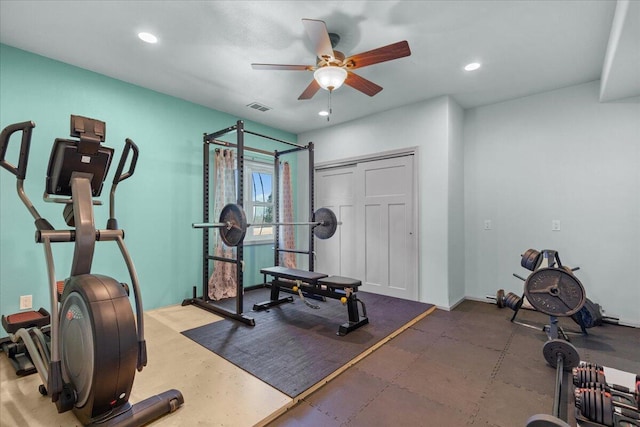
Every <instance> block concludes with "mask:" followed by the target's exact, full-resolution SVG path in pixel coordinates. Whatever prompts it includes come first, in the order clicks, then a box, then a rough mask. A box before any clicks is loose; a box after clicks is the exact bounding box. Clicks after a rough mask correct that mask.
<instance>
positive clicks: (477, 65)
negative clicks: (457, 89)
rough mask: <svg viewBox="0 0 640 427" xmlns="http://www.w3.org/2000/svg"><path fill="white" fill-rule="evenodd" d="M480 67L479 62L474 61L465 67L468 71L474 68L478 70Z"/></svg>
mask: <svg viewBox="0 0 640 427" xmlns="http://www.w3.org/2000/svg"><path fill="white" fill-rule="evenodd" d="M478 68H480V63H479V62H472V63H471V64H467V65H465V66H464V69H465V70H466V71H474V70H477V69H478Z"/></svg>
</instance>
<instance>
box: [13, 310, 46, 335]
mask: <svg viewBox="0 0 640 427" xmlns="http://www.w3.org/2000/svg"><path fill="white" fill-rule="evenodd" d="M50 322H51V316H50V315H49V312H48V311H47V310H45V309H44V308H42V307H41V308H40V310H38V311H33V310H30V311H21V312H19V313H14V314H10V315H8V316H5V315H4V314H3V315H2V327H3V328H4V330H5V331H7V333H10V334H14V333H15V332H16V331H17V330H18V329H21V328H42V327H44V326H47V325H48V324H49V323H50Z"/></svg>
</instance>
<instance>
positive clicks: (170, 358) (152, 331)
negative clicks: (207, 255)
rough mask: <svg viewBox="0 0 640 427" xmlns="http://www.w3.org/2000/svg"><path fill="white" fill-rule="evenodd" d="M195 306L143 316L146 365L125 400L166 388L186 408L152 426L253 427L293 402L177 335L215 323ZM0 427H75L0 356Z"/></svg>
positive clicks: (35, 384)
mask: <svg viewBox="0 0 640 427" xmlns="http://www.w3.org/2000/svg"><path fill="white" fill-rule="evenodd" d="M219 319H220V317H219V316H216V315H214V314H211V313H209V312H206V311H204V310H201V309H199V308H197V307H194V306H186V307H181V306H171V307H167V308H162V309H158V310H151V311H148V312H147V313H146V314H145V339H146V341H147V352H148V365H147V367H146V368H144V369H143V370H142V372H138V373H137V374H136V380H135V383H134V385H133V390H132V392H131V398H130V401H131V402H132V403H135V402H137V401H140V400H143V399H145V398H146V397H148V396H151V395H154V394H158V393H161V392H163V391H166V390H168V389H171V388H175V389H178V390H180V391H181V392H182V394H183V396H184V400H185V404H184V405H183V407H181V408H180V409H179V410H178V411H176V412H174V413H173V414H169V415H167V416H165V417H164V418H161V419H160V420H158V421H156V422H154V423H152V424H151V425H153V426H162V427H165V426H239V427H240V426H242V427H246V426H252V425H256V424H259V423H260V422H261V421H262V420H263V419H265V418H267V417H269V416H270V415H271V414H273V413H274V412H276V411H278V410H280V409H281V408H286V406H287V405H290V404H291V403H292V400H291V398H290V397H289V396H287V395H285V394H283V393H281V392H280V391H278V390H276V389H274V388H272V387H271V386H269V385H267V384H265V383H263V382H262V381H260V380H259V379H257V378H255V377H253V376H252V375H250V374H248V373H246V372H244V371H243V370H241V369H240V368H237V367H236V366H235V365H232V364H231V363H229V362H227V361H226V360H224V359H223V358H221V357H219V356H218V355H216V354H214V353H212V352H210V351H209V350H206V349H205V348H203V347H201V346H200V345H198V344H196V343H195V342H193V341H191V340H190V339H188V338H186V337H184V336H183V335H182V334H180V332H181V331H184V330H186V329H191V328H195V327H198V326H201V325H204V324H208V323H211V322H214V321H216V320H219ZM0 356H1V357H0V426H2V427H5V426H6V427H9V426H29V427H40V426H42V427H45V426H46V427H49V426H65V427H68V426H76V425H80V424H79V423H78V421H77V419H76V418H75V416H74V415H73V413H72V412H66V413H64V414H58V413H57V411H56V407H55V405H54V404H52V403H51V401H50V400H49V398H47V397H43V396H41V395H40V394H39V393H38V385H39V384H40V378H39V377H38V375H30V376H27V377H23V378H18V377H16V375H15V372H14V371H13V368H12V366H11V365H10V363H9V362H8V361H7V359H6V357H5V356H4V355H3V354H2V355H0Z"/></svg>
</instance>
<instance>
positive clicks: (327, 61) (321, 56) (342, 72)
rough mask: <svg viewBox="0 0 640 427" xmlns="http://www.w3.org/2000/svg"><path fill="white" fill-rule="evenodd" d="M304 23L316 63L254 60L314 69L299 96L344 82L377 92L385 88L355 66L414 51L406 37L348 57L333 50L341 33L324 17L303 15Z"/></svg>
mask: <svg viewBox="0 0 640 427" xmlns="http://www.w3.org/2000/svg"><path fill="white" fill-rule="evenodd" d="M302 24H303V25H304V28H305V30H306V32H307V35H308V36H309V39H311V42H312V43H313V46H314V50H315V53H316V56H317V59H316V65H284V64H255V63H254V64H251V66H252V67H253V69H254V70H296V71H313V72H314V73H313V76H314V79H313V81H311V83H310V84H309V86H307V88H306V89H305V90H304V92H302V94H301V95H300V96H299V97H298V99H311V98H312V97H313V95H315V94H316V92H318V90H320V88H323V89H326V90H328V91H330V92H331V91H333V90H335V89H338V88H339V87H340V86H342V84H343V83H345V84H347V85H348V86H351V87H352V88H354V89H356V90H359V91H360V92H362V93H365V94H367V95H369V96H374V95H375V94H377V93H378V92H380V91H381V90H382V87H381V86H378V85H377V84H375V83H373V82H372V81H370V80H367V79H365V78H364V77H361V76H359V75H357V74H356V73H354V72H353V71H352V70H355V69H358V68H362V67H366V66H368V65H373V64H377V63H380V62H385V61H391V60H392V59H398V58H402V57H405V56H409V55H411V50H410V49H409V43H407V41H406V40H405V41H401V42H397V43H393V44H390V45H387V46H383V47H379V48H377V49H373V50H369V51H367V52H363V53H359V54H357V55H352V56H349V57H345V55H344V54H343V53H342V52H340V51H337V50H333V48H334V47H335V46H336V45H337V43H338V41H340V36H339V35H337V34H333V33H331V34H330V33H329V32H328V31H327V26H326V24H325V23H324V21H320V20H317V19H303V20H302Z"/></svg>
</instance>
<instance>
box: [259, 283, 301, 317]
mask: <svg viewBox="0 0 640 427" xmlns="http://www.w3.org/2000/svg"><path fill="white" fill-rule="evenodd" d="M285 302H293V297H291V296H289V297H284V298H280V286H278V285H276V284H275V283H273V282H271V299H270V300H269V301H263V302H259V303H256V304H253V311H261V310H267V309H269V308H271V307H275V306H276V305H280V304H283V303H285Z"/></svg>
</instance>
